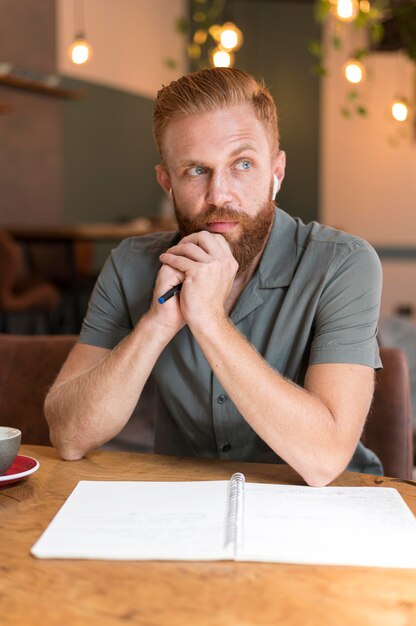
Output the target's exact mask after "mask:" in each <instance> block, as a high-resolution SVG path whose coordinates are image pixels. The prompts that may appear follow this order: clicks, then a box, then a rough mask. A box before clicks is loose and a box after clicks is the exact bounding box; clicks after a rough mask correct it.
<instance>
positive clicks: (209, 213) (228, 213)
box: [182, 207, 246, 230]
mask: <svg viewBox="0 0 416 626" xmlns="http://www.w3.org/2000/svg"><path fill="white" fill-rule="evenodd" d="M245 218H246V216H245V215H244V214H243V213H241V212H240V211H236V210H235V209H230V208H228V207H211V208H209V209H207V210H206V211H204V212H203V213H201V215H198V216H197V217H195V218H194V219H189V218H183V217H182V220H183V221H184V222H185V223H186V225H187V226H188V227H191V228H192V229H195V230H201V229H203V227H204V226H206V225H207V224H209V223H210V222H238V223H244V221H245Z"/></svg>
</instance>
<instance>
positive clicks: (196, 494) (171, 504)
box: [31, 481, 232, 560]
mask: <svg viewBox="0 0 416 626" xmlns="http://www.w3.org/2000/svg"><path fill="white" fill-rule="evenodd" d="M227 491H228V481H207V482H128V481H123V482H113V481H105V482H104V481H93V482H92V481H81V482H80V483H78V485H77V487H76V488H75V489H74V491H73V492H72V494H71V495H70V496H69V498H68V499H67V501H66V502H65V504H64V505H63V506H62V508H61V509H60V511H59V512H58V514H57V515H56V516H55V518H54V519H53V521H52V522H51V524H50V525H49V526H48V528H47V529H46V531H45V532H44V533H43V535H42V536H41V538H40V539H39V541H38V542H37V543H36V544H35V545H34V546H33V548H32V550H31V552H32V554H33V555H34V556H36V557H39V558H67V559H123V560H124V559H126V560H127V559H128V560H134V559H138V560H139V559H154V560H158V559H163V560H171V559H173V560H211V559H212V560H219V559H225V558H229V556H228V554H229V553H231V552H232V546H230V547H229V549H228V551H226V549H225V528H226V511H227Z"/></svg>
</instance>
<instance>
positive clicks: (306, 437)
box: [191, 317, 354, 485]
mask: <svg viewBox="0 0 416 626" xmlns="http://www.w3.org/2000/svg"><path fill="white" fill-rule="evenodd" d="M191 330H192V332H193V334H194V336H195V338H196V340H197V341H198V343H199V345H200V347H201V349H202V351H203V352H204V354H205V356H206V358H207V360H208V361H209V363H210V365H211V367H212V369H213V372H214V374H215V376H216V377H217V378H218V380H220V381H221V383H222V385H223V386H224V388H225V389H226V391H227V393H228V395H229V397H230V399H231V400H232V401H233V402H234V404H235V406H236V407H237V409H238V410H239V412H240V413H241V414H242V416H243V417H244V419H245V420H246V421H247V422H248V423H249V424H250V426H251V427H252V428H253V430H255V431H256V432H257V434H258V435H259V436H260V437H261V438H262V439H263V440H264V441H265V442H266V443H267V444H268V445H269V446H270V447H271V448H272V449H273V450H274V451H275V452H276V454H277V455H278V456H280V457H281V458H282V459H284V460H285V461H286V462H287V463H288V464H289V465H291V466H292V467H293V468H294V469H295V470H296V471H297V472H299V474H301V475H302V476H303V478H304V479H305V480H306V481H307V482H308V483H309V484H315V485H318V484H326V483H327V482H329V481H330V480H332V479H333V478H335V476H336V475H338V474H339V473H340V472H341V471H342V470H343V469H344V468H345V465H346V464H347V463H348V460H349V459H348V453H347V454H346V456H345V440H346V439H347V438H348V436H349V434H348V433H345V432H341V430H340V428H339V425H338V424H337V422H336V420H335V419H334V416H333V415H332V413H331V411H330V410H329V408H328V407H327V406H326V405H325V404H324V403H323V402H322V401H321V400H320V399H319V398H318V397H317V396H315V395H313V394H312V393H309V392H308V391H306V390H305V389H302V388H301V387H299V386H297V385H295V384H294V383H293V382H291V381H289V380H287V379H285V378H284V377H282V376H280V375H279V374H278V373H277V372H276V371H275V370H273V369H272V368H271V367H270V366H269V364H268V363H266V361H264V359H263V358H262V357H261V356H260V355H259V354H258V353H257V352H256V350H255V349H254V348H253V346H252V345H251V344H249V343H248V341H247V340H246V339H245V338H244V337H243V336H242V335H241V334H240V333H239V332H238V331H237V330H236V328H235V327H234V326H233V325H232V323H231V322H230V321H229V320H228V319H227V318H225V317H224V318H223V319H218V320H216V321H215V322H214V323H213V324H211V325H207V324H205V325H204V327H198V328H193V329H191ZM353 445H354V444H353Z"/></svg>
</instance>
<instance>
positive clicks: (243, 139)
mask: <svg viewBox="0 0 416 626" xmlns="http://www.w3.org/2000/svg"><path fill="white" fill-rule="evenodd" d="M163 146H164V154H165V166H157V176H158V180H159V183H160V184H161V185H162V187H163V188H164V189H165V191H168V190H169V189H172V198H173V202H174V206H175V214H176V217H177V220H178V224H179V228H180V230H181V232H182V233H183V235H187V234H190V233H192V232H196V231H200V230H208V231H210V232H213V233H221V234H222V235H223V236H224V237H225V238H226V239H227V241H228V242H229V244H230V246H231V250H232V252H233V255H234V256H235V258H236V260H237V262H238V263H239V272H242V271H244V270H245V269H247V267H248V266H249V265H250V263H251V261H252V260H253V259H254V258H255V257H256V255H257V254H258V253H259V252H261V250H262V249H263V247H264V245H265V242H266V240H267V236H268V233H269V231H270V228H271V225H272V223H273V216H274V204H273V201H272V197H271V189H272V185H273V172H277V173H278V175H279V179H280V181H281V180H282V178H283V175H284V153H283V152H280V153H279V155H277V156H276V155H274V157H273V155H271V150H270V145H269V141H268V137H267V134H266V130H265V128H264V126H263V124H262V123H261V122H260V121H259V120H258V119H257V117H256V115H255V113H254V110H253V108H252V107H251V105H249V104H241V105H236V106H234V107H230V108H227V109H220V110H217V111H213V112H210V113H202V114H195V115H187V116H183V117H179V118H176V119H173V120H171V121H170V122H169V124H168V126H167V128H166V131H165V136H164V140H163Z"/></svg>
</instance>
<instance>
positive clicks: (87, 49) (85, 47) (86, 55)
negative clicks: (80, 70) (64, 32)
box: [68, 0, 92, 65]
mask: <svg viewBox="0 0 416 626" xmlns="http://www.w3.org/2000/svg"><path fill="white" fill-rule="evenodd" d="M73 6H74V26H75V28H74V30H75V32H76V33H77V34H76V35H75V39H74V41H73V42H72V44H71V45H70V46H69V48H68V54H69V57H70V59H71V61H72V63H75V65H83V64H84V63H87V62H88V61H89V60H90V59H91V55H92V48H91V46H90V44H89V43H88V42H87V40H86V38H85V12H84V0H74V5H73Z"/></svg>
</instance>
